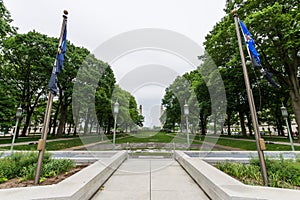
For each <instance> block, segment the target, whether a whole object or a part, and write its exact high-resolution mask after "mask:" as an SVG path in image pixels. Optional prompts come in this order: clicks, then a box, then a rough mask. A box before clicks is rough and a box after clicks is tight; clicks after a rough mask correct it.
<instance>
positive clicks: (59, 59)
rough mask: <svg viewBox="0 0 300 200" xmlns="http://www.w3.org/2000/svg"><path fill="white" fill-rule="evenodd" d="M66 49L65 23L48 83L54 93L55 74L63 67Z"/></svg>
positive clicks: (55, 90)
mask: <svg viewBox="0 0 300 200" xmlns="http://www.w3.org/2000/svg"><path fill="white" fill-rule="evenodd" d="M66 50H67V24H66V23H65V27H64V32H63V36H62V41H61V45H60V47H59V50H58V53H57V55H56V59H55V63H54V66H53V69H52V74H51V77H50V81H49V84H48V87H49V90H50V92H51V93H52V94H54V95H56V94H57V74H59V73H60V72H61V71H62V69H63V64H64V60H65V54H66Z"/></svg>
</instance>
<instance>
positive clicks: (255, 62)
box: [239, 19, 278, 87]
mask: <svg viewBox="0 0 300 200" xmlns="http://www.w3.org/2000/svg"><path fill="white" fill-rule="evenodd" d="M239 23H240V26H241V29H242V33H243V35H244V39H245V43H246V44H247V49H248V53H249V54H250V55H249V56H250V58H251V62H252V66H254V67H258V68H259V69H260V71H261V73H262V75H263V76H264V77H265V79H266V80H267V81H268V82H269V83H270V84H271V85H272V86H273V87H278V85H277V83H276V82H275V80H274V79H273V75H272V74H271V73H270V72H268V71H267V70H266V69H264V68H263V67H262V65H261V62H260V59H259V54H258V53H257V51H256V49H255V43H254V40H253V38H252V35H251V33H250V32H249V30H248V29H247V27H246V25H245V24H244V23H243V22H242V20H240V19H239Z"/></svg>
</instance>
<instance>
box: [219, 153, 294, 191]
mask: <svg viewBox="0 0 300 200" xmlns="http://www.w3.org/2000/svg"><path fill="white" fill-rule="evenodd" d="M216 167H217V168H218V169H220V170H221V171H223V172H225V173H227V174H228V175H231V176H233V177H235V178H237V179H239V180H241V181H242V182H243V183H245V184H251V185H262V183H263V181H262V178H261V173H260V164H259V160H258V159H251V160H250V164H248V165H245V164H241V163H230V162H225V163H218V164H217V165H216ZM266 168H267V172H268V178H269V185H270V186H271V187H282V188H295V187H300V160H297V162H294V161H293V160H284V159H283V158H282V157H281V158H280V159H279V160H271V159H269V158H267V159H266Z"/></svg>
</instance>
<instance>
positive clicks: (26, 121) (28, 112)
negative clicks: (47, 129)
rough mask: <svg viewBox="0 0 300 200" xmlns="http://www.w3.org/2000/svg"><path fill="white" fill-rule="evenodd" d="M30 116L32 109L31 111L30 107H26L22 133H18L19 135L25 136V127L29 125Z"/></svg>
mask: <svg viewBox="0 0 300 200" xmlns="http://www.w3.org/2000/svg"><path fill="white" fill-rule="evenodd" d="M32 110H33V109H32ZM31 116H32V111H31V109H28V110H27V112H26V118H25V124H24V127H23V130H22V134H21V135H20V136H21V137H25V136H26V132H27V129H28V127H29V125H30V119H31Z"/></svg>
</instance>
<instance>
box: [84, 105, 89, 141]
mask: <svg viewBox="0 0 300 200" xmlns="http://www.w3.org/2000/svg"><path fill="white" fill-rule="evenodd" d="M89 123H90V114H89V110H88V111H87V114H86V119H85V122H84V128H83V135H86V134H87V131H88V127H89Z"/></svg>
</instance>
